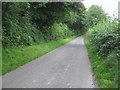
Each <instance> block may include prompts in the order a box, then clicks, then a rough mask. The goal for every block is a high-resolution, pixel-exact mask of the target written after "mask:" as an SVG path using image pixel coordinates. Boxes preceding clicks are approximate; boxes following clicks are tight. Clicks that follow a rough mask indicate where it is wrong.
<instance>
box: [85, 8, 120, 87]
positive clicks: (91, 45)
mask: <svg viewBox="0 0 120 90" xmlns="http://www.w3.org/2000/svg"><path fill="white" fill-rule="evenodd" d="M92 7H94V6H92ZM95 7H96V6H95ZM94 11H95V12H96V10H94ZM88 12H89V11H88ZM95 12H91V13H95ZM96 14H97V13H96ZM94 18H95V17H94ZM94 18H93V19H94ZM106 18H108V17H107V16H106ZM90 24H91V23H90ZM85 43H86V46H87V49H88V54H89V58H90V60H91V63H92V68H93V70H94V73H95V76H96V79H97V81H98V85H99V86H100V87H102V88H117V87H118V60H119V59H120V30H119V28H118V21H116V20H112V19H110V18H109V19H104V18H103V19H101V20H100V21H99V22H97V23H96V24H92V27H89V30H88V31H87V33H86V39H85Z"/></svg>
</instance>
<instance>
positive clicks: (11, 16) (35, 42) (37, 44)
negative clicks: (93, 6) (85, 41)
mask: <svg viewBox="0 0 120 90" xmlns="http://www.w3.org/2000/svg"><path fill="white" fill-rule="evenodd" d="M2 27H3V30H2V45H3V50H2V53H3V54H2V56H3V57H2V59H3V63H2V65H3V69H2V74H5V73H7V72H9V71H11V70H13V69H15V68H17V67H19V66H21V65H23V64H25V63H27V62H29V61H31V60H33V59H35V58H36V57H38V56H41V55H43V54H45V53H46V52H49V51H50V50H53V49H54V48H56V47H58V46H60V45H63V44H64V43H66V42H67V41H69V40H71V39H72V37H74V36H78V35H81V34H82V33H83V32H84V28H85V7H84V5H83V4H82V3H81V2H79V3H76V2H19V3H17V2H3V3H2ZM67 38H68V39H67ZM64 40H67V41H64ZM43 46H44V49H43Z"/></svg>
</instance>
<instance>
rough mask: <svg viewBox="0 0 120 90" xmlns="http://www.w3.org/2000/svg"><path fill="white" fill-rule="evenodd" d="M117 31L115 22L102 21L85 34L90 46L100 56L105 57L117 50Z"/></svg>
mask: <svg viewBox="0 0 120 90" xmlns="http://www.w3.org/2000/svg"><path fill="white" fill-rule="evenodd" d="M117 29H118V28H117V23H116V22H105V21H104V22H101V23H98V24H97V25H96V26H94V27H93V28H91V29H90V30H89V31H88V32H87V35H88V37H90V43H91V45H92V46H93V47H94V49H95V50H96V51H97V52H98V53H99V54H100V55H101V56H107V55H108V54H109V53H110V52H111V51H112V50H118V46H119V45H118V44H119V43H120V41H119V40H118V39H119V34H118V32H117Z"/></svg>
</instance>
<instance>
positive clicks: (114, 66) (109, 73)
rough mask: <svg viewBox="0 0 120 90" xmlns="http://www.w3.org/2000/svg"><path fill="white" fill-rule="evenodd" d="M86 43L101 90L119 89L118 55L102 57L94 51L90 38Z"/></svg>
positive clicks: (86, 39) (113, 53) (112, 54)
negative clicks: (108, 89)
mask: <svg viewBox="0 0 120 90" xmlns="http://www.w3.org/2000/svg"><path fill="white" fill-rule="evenodd" d="M84 42H85V44H86V47H87V50H88V56H89V59H90V61H91V65H92V69H93V72H94V74H95V77H96V80H97V83H98V86H99V87H100V88H117V87H118V83H117V80H118V76H117V75H118V73H117V72H118V62H117V58H116V57H115V54H116V53H115V52H112V53H111V54H110V55H108V56H107V57H105V58H103V57H100V56H99V55H98V54H97V52H96V51H94V50H93V48H92V46H91V45H90V43H89V39H88V38H85V40H84ZM113 60H114V61H113Z"/></svg>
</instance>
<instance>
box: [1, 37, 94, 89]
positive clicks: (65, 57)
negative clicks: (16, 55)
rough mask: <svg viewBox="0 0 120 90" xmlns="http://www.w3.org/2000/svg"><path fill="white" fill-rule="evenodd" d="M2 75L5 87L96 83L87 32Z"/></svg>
mask: <svg viewBox="0 0 120 90" xmlns="http://www.w3.org/2000/svg"><path fill="white" fill-rule="evenodd" d="M33 53H34V51H33ZM2 78H3V83H2V87H3V88H95V87H96V85H95V84H94V79H93V76H92V71H91V65H90V62H89V59H88V54H87V50H86V47H85V45H84V37H83V36H80V37H78V38H76V39H74V40H72V41H70V42H69V43H67V44H65V45H63V46H61V47H59V48H57V49H55V50H53V51H51V52H49V53H47V54H45V55H43V56H41V57H39V58H37V59H36V60H34V61H31V62H29V63H27V64H25V65H23V66H21V67H20V68H18V69H16V70H14V71H12V72H10V73H7V74H6V75H4V76H3V77H2Z"/></svg>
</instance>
